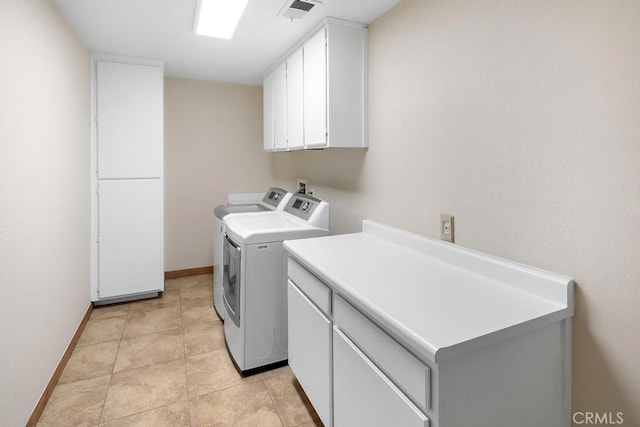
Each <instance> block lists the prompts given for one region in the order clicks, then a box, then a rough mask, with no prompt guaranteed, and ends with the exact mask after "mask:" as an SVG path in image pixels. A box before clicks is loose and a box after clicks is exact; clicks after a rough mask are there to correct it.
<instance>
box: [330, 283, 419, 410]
mask: <svg viewBox="0 0 640 427" xmlns="http://www.w3.org/2000/svg"><path fill="white" fill-rule="evenodd" d="M333 319H334V322H335V324H336V325H337V326H338V327H339V328H340V330H341V331H343V332H344V333H345V334H346V335H347V336H348V337H349V338H350V339H352V340H353V341H354V342H355V343H356V344H357V346H358V347H359V348H360V349H361V350H362V351H363V352H364V353H365V354H366V355H367V356H368V357H369V358H370V359H371V360H373V362H375V364H376V365H377V366H378V367H379V368H380V369H381V370H382V371H383V372H384V373H385V374H386V375H387V376H389V378H391V379H392V380H393V381H394V382H395V383H396V384H397V385H398V387H400V388H401V389H402V390H403V391H404V392H405V393H406V394H407V395H408V396H409V397H410V398H411V399H412V400H413V402H415V404H416V405H418V407H420V408H421V409H422V410H424V411H428V410H429V409H431V370H430V369H429V367H428V366H426V365H424V364H423V363H422V362H420V361H419V360H418V359H417V358H416V357H415V356H413V355H412V354H411V353H409V352H408V351H407V350H406V349H405V348H404V347H402V346H401V345H400V344H398V343H397V342H396V341H395V340H394V339H393V338H391V337H390V336H389V335H387V334H386V333H385V332H384V331H382V330H381V329H380V328H378V327H377V326H375V325H374V324H373V323H372V322H371V321H370V320H369V319H367V318H366V317H365V316H364V315H363V314H361V313H360V312H359V311H358V310H356V309H355V308H354V307H353V306H351V304H349V303H348V302H346V301H345V300H344V299H343V298H341V297H340V296H338V295H334V300H333Z"/></svg>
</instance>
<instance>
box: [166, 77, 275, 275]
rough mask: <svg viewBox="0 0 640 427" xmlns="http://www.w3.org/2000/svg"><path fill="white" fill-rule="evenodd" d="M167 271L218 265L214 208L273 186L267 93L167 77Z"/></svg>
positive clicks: (260, 90)
mask: <svg viewBox="0 0 640 427" xmlns="http://www.w3.org/2000/svg"><path fill="white" fill-rule="evenodd" d="M164 102H165V134H164V138H165V139H164V144H165V271H174V270H183V269H188V268H196V267H205V266H211V265H212V264H213V221H214V220H213V209H214V208H215V207H216V206H217V205H220V204H224V203H226V202H227V193H228V192H259V191H266V190H267V189H268V188H269V187H270V186H271V181H272V180H271V163H270V161H269V158H270V157H269V156H270V155H269V154H267V153H265V152H264V151H263V150H262V87H260V86H247V85H237V84H225V83H216V82H205V81H198V80H186V79H178V78H166V79H165V94H164Z"/></svg>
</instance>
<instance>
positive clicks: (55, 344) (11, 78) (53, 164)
mask: <svg viewBox="0 0 640 427" xmlns="http://www.w3.org/2000/svg"><path fill="white" fill-rule="evenodd" d="M0 54H1V57H2V66H0V342H1V343H2V351H0V425H2V426H18V425H24V424H25V423H26V422H27V420H28V419H29V417H30V416H31V413H32V411H33V409H34V407H35V405H36V403H37V402H38V400H39V399H40V396H41V395H42V392H43V391H44V389H45V387H46V385H47V383H48V382H49V379H50V378H51V375H52V374H53V372H54V370H55V368H56V366H57V364H58V362H59V361H60V358H61V356H62V355H63V353H64V351H65V349H66V347H67V345H68V344H69V342H70V341H71V338H72V337H73V334H74V333H75V331H76V329H77V327H78V326H79V324H80V321H81V319H82V317H83V315H84V314H85V312H86V310H87V308H88V306H89V183H88V179H89V168H88V165H89V144H88V142H89V55H88V52H87V50H86V49H85V48H84V47H83V46H82V45H81V44H80V42H79V41H78V40H77V38H76V37H75V36H74V34H73V33H72V32H71V31H70V30H69V29H68V28H67V26H66V25H65V24H64V23H63V21H62V19H61V18H60V17H59V16H58V14H57V12H56V11H55V10H54V8H53V7H52V6H51V4H50V3H49V2H48V1H46V0H29V1H24V0H4V1H3V2H2V5H1V6H0Z"/></svg>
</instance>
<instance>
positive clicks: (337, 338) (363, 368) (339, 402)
mask: <svg viewBox="0 0 640 427" xmlns="http://www.w3.org/2000/svg"><path fill="white" fill-rule="evenodd" d="M333 363H334V371H333V374H334V389H333V393H334V402H335V403H334V417H335V418H334V420H335V425H336V426H360V425H361V426H368V427H375V426H379V427H386V426H406V427H429V419H428V418H427V417H426V416H425V415H424V414H423V413H422V412H420V410H418V409H417V408H416V407H415V405H413V403H411V402H410V401H409V399H408V398H407V397H406V396H405V395H404V394H403V393H402V391H400V390H399V389H398V388H397V387H396V386H395V385H394V384H393V383H392V382H391V381H390V380H389V379H388V378H387V377H386V376H385V375H384V374H383V373H382V372H381V371H380V370H379V369H378V368H377V367H376V366H375V365H374V364H373V362H371V360H369V359H368V358H367V356H365V355H364V354H363V353H362V352H361V351H360V350H359V349H358V348H357V347H356V346H355V345H354V344H353V343H352V342H351V341H350V340H349V338H347V337H346V336H345V335H344V334H343V333H342V332H340V330H339V329H338V328H336V327H334V329H333Z"/></svg>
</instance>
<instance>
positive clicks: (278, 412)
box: [262, 378, 286, 427]
mask: <svg viewBox="0 0 640 427" xmlns="http://www.w3.org/2000/svg"><path fill="white" fill-rule="evenodd" d="M262 382H263V383H264V388H266V389H267V393H268V394H269V399H271V404H272V405H273V409H275V410H276V415H278V419H279V420H280V425H281V426H282V427H286V426H285V423H284V421H282V416H281V415H280V411H279V410H278V405H276V401H275V398H274V397H273V395H272V394H271V389H270V388H269V386H268V385H267V381H266V380H265V379H264V378H262Z"/></svg>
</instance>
